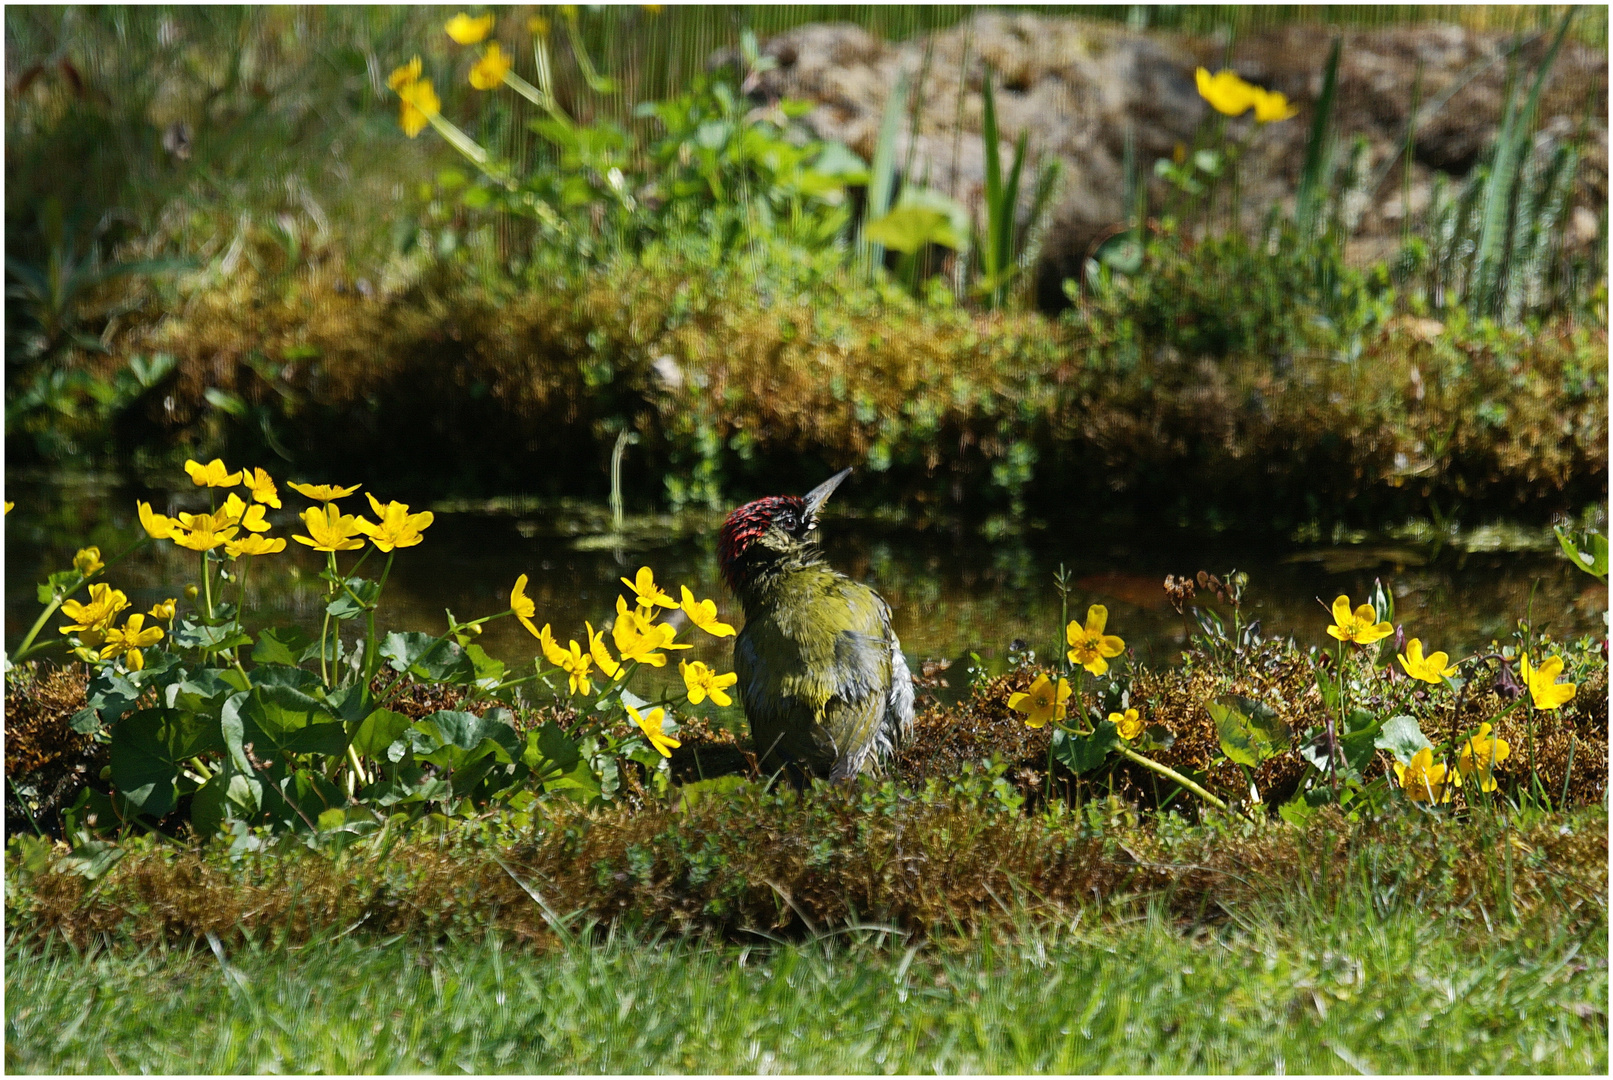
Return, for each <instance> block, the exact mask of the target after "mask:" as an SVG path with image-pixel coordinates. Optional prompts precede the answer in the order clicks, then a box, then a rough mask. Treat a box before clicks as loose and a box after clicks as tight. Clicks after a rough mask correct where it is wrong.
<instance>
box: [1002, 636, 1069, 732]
mask: <svg viewBox="0 0 1613 1080" xmlns="http://www.w3.org/2000/svg"><path fill="white" fill-rule="evenodd" d="M1070 625H1071V626H1074V625H1075V624H1074V623H1071V624H1070ZM1069 700H1070V684H1069V683H1068V682H1066V681H1065V680H1063V679H1060V680H1059V682H1058V687H1057V688H1056V689H1055V688H1054V686H1053V683H1052V682H1051V681H1050V680H1049V679H1048V677H1047V673H1046V672H1045V671H1044V672H1043V673H1042V674H1040V675H1038V676H1036V681H1035V682H1033V683H1031V685H1030V689H1029V690H1027V691H1026V692H1025V693H1023V694H1010V695H1009V696H1008V707H1009V708H1010V709H1013V710H1014V711H1015V712H1021V713H1024V714H1025V726H1026V727H1033V728H1039V727H1045V726H1046V724H1047V722H1048V721H1049V720H1056V719H1062V718H1063V716H1064V710H1065V709H1066V708H1067V706H1068V702H1069Z"/></svg>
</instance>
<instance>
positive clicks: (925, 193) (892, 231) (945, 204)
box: [863, 188, 969, 255]
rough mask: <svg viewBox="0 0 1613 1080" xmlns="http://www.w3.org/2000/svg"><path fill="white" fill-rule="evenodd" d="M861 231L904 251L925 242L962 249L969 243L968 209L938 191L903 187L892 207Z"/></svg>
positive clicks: (873, 238) (925, 243) (914, 248)
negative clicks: (894, 205) (888, 211)
mask: <svg viewBox="0 0 1613 1080" xmlns="http://www.w3.org/2000/svg"><path fill="white" fill-rule="evenodd" d="M863 235H864V236H866V237H867V238H868V239H869V240H872V241H873V242H874V243H877V244H883V245H884V246H885V247H888V248H890V249H891V250H892V251H900V252H902V253H903V254H904V255H912V254H913V253H915V252H917V251H919V250H920V249H922V248H924V247H925V246H926V245H928V244H937V245H939V246H941V247H945V248H951V249H952V250H953V251H963V250H965V249H966V248H967V247H968V246H969V212H968V211H967V210H965V209H964V207H963V205H962V204H961V203H959V202H957V200H955V199H951V198H949V197H947V196H946V195H944V194H942V193H941V192H939V191H933V190H931V189H929V188H906V189H904V190H903V191H902V194H901V197H900V198H898V199H897V200H896V207H895V209H893V210H891V211H890V213H888V214H883V215H881V216H880V217H878V218H875V219H874V220H872V221H869V222H868V223H867V224H866V225H865V226H863Z"/></svg>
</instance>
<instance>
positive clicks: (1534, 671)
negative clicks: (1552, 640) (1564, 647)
mask: <svg viewBox="0 0 1613 1080" xmlns="http://www.w3.org/2000/svg"><path fill="white" fill-rule="evenodd" d="M1518 670H1519V674H1521V675H1522V676H1523V681H1524V684H1525V685H1526V686H1528V687H1529V696H1530V698H1532V699H1533V700H1534V703H1535V708H1537V709H1557V708H1561V707H1562V706H1564V705H1566V704H1568V703H1569V702H1570V701H1573V700H1574V693H1575V691H1577V690H1578V689H1579V685H1578V684H1577V683H1560V682H1558V681H1557V677H1558V676H1559V675H1561V674H1562V673H1563V658H1562V657H1560V656H1548V657H1546V659H1545V661H1544V662H1542V663H1541V665H1540V666H1539V667H1537V668H1531V667H1530V666H1529V657H1527V656H1523V657H1520V658H1519V660H1518Z"/></svg>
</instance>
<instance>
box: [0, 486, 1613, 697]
mask: <svg viewBox="0 0 1613 1080" xmlns="http://www.w3.org/2000/svg"><path fill="white" fill-rule="evenodd" d="M389 494H390V493H389ZM136 496H137V492H135V491H134V490H130V489H127V488H113V487H109V486H104V485H97V484H94V483H74V484H42V483H19V482H12V483H11V484H10V485H9V487H8V491H7V498H9V499H12V500H13V501H15V502H16V504H17V506H16V509H15V510H14V511H13V512H12V513H11V514H10V515H9V516H8V517H7V519H6V553H5V573H6V579H5V580H6V598H5V610H6V635H5V636H6V644H7V646H8V647H15V645H16V643H17V642H18V641H19V640H20V638H21V636H22V634H23V633H25V632H26V631H27V628H28V626H29V625H30V624H31V623H32V622H33V620H34V618H35V616H36V615H37V613H38V611H39V606H38V603H37V601H36V600H35V597H34V587H35V585H36V584H37V583H39V582H41V581H43V580H44V579H45V577H46V576H47V575H48V574H49V573H50V571H52V570H54V569H59V568H61V567H64V566H66V565H68V564H69V563H70V562H71V559H72V555H73V552H74V550H75V549H76V548H77V547H79V546H81V545H83V544H86V543H95V544H97V545H99V547H100V548H101V550H102V552H103V555H104V556H108V557H109V556H110V555H111V554H112V553H114V552H116V551H119V550H122V549H123V548H124V547H125V546H127V545H128V544H129V543H131V542H133V541H134V540H136V539H138V538H139V537H141V536H143V535H144V534H143V533H142V532H141V531H140V529H139V525H138V521H137V519H136V516H135V512H134V501H135V498H136ZM281 496H282V498H283V500H284V501H285V507H286V508H285V509H284V510H282V511H272V512H271V517H270V520H271V522H272V523H273V524H274V530H273V535H283V536H287V537H289V536H290V535H291V534H292V533H293V532H297V531H302V530H301V523H300V522H297V521H296V520H295V513H296V512H297V511H298V510H300V509H301V508H302V507H303V506H305V505H306V500H303V499H302V498H301V497H300V496H298V495H296V494H294V493H292V492H290V491H288V490H286V489H285V488H284V485H282V489H281ZM144 497H150V495H149V493H146V494H145V496H144ZM155 506H156V508H157V509H158V510H159V511H167V512H169V513H173V512H177V511H178V510H180V509H190V510H194V509H205V506H206V494H205V492H201V491H198V490H196V489H191V490H186V491H180V492H176V493H173V494H172V495H164V494H161V493H159V494H158V496H157V498H156V500H155ZM830 507H831V511H830V513H829V514H828V515H827V516H826V518H825V520H824V524H823V528H822V536H823V546H824V550H825V551H826V553H827V555H828V557H829V559H830V561H831V562H832V563H833V564H834V565H835V566H836V567H837V568H839V569H841V570H842V571H844V572H846V573H848V574H850V575H852V576H853V577H855V578H857V579H859V580H862V581H866V582H868V583H869V584H871V585H873V586H874V587H876V588H877V589H879V591H880V592H881V593H882V594H883V595H884V596H885V598H886V599H887V600H889V601H890V603H891V606H892V607H893V608H894V610H895V617H896V625H897V631H898V633H899V634H900V636H901V639H902V644H903V647H904V649H905V651H906V652H907V654H908V656H909V658H910V659H912V660H915V661H916V660H920V659H924V658H956V657H959V656H962V655H963V654H965V653H966V652H968V651H970V650H973V651H976V652H978V653H979V654H980V655H981V656H982V658H984V659H985V660H987V661H988V662H997V663H1000V662H1001V661H1002V660H1003V659H1004V658H1005V657H1006V654H1007V652H1008V650H1009V647H1010V644H1011V643H1012V642H1014V641H1015V640H1016V639H1022V640H1023V641H1024V642H1026V643H1028V644H1029V645H1030V646H1031V647H1032V648H1034V649H1035V650H1036V651H1037V652H1038V654H1039V655H1041V656H1043V657H1049V656H1051V655H1052V649H1053V646H1054V642H1055V640H1057V638H1058V636H1059V597H1058V593H1057V591H1056V590H1055V589H1054V587H1053V575H1054V572H1055V571H1056V569H1057V568H1058V567H1059V565H1060V564H1061V563H1062V564H1063V565H1064V566H1066V567H1068V568H1069V571H1070V574H1071V577H1072V578H1073V580H1074V587H1073V592H1072V595H1071V604H1070V611H1071V616H1072V617H1081V616H1084V613H1085V611H1086V608H1087V605H1088V604H1090V603H1102V604H1105V605H1107V606H1108V608H1109V612H1110V616H1109V632H1111V633H1116V634H1119V635H1120V636H1122V637H1123V638H1124V639H1125V640H1126V643H1127V644H1128V645H1129V646H1130V647H1132V648H1133V649H1134V650H1135V652H1136V656H1137V658H1138V659H1139V660H1140V661H1143V662H1145V663H1150V664H1167V663H1171V662H1173V661H1175V660H1176V659H1177V657H1178V655H1179V653H1180V651H1181V648H1182V646H1183V644H1184V642H1185V640H1186V634H1187V629H1186V626H1185V623H1184V620H1183V618H1182V617H1181V616H1179V615H1177V613H1176V612H1175V611H1174V609H1173V608H1172V607H1171V606H1170V603H1169V602H1168V600H1167V599H1166V596H1165V593H1164V591H1163V589H1162V587H1161V583H1162V581H1163V579H1164V577H1165V575H1166V574H1167V573H1173V574H1178V575H1180V574H1184V573H1193V572H1196V571H1198V570H1200V569H1205V570H1209V571H1212V572H1216V573H1220V572H1224V571H1227V570H1229V569H1231V568H1233V567H1236V568H1237V569H1239V570H1242V571H1245V572H1246V573H1248V575H1249V579H1250V581H1249V588H1248V594H1247V598H1246V610H1247V613H1248V615H1247V617H1249V618H1255V619H1259V620H1260V621H1261V624H1262V627H1263V628H1264V630H1265V631H1266V632H1267V633H1276V634H1282V635H1286V634H1292V635H1294V637H1295V638H1296V639H1297V640H1298V641H1299V642H1300V643H1301V644H1325V643H1329V642H1330V640H1331V639H1329V638H1327V637H1326V635H1325V632H1324V630H1325V627H1326V626H1327V624H1328V621H1329V620H1328V616H1327V612H1326V611H1325V609H1324V607H1323V606H1322V603H1318V601H1319V600H1320V601H1322V602H1323V603H1326V602H1330V601H1331V600H1332V598H1333V597H1334V596H1335V595H1337V594H1338V593H1340V592H1344V593H1347V594H1349V595H1350V596H1351V598H1352V599H1353V600H1355V602H1357V603H1359V602H1362V601H1363V600H1364V599H1365V597H1366V595H1367V592H1368V590H1369V589H1370V588H1371V586H1372V582H1373V579H1374V578H1375V577H1382V578H1383V580H1384V581H1385V582H1386V583H1388V584H1389V585H1390V587H1391V588H1392V589H1393V591H1394V594H1395V596H1396V607H1397V610H1396V619H1397V621H1400V622H1403V623H1404V624H1405V625H1406V627H1407V633H1408V635H1410V636H1417V637H1421V638H1422V639H1423V640H1424V641H1425V643H1427V645H1428V647H1430V648H1439V649H1444V650H1446V651H1448V652H1450V653H1451V654H1453V655H1461V654H1463V653H1465V652H1466V651H1469V650H1472V649H1475V648H1477V647H1479V646H1481V645H1483V644H1485V643H1487V642H1488V641H1490V640H1491V639H1492V638H1496V637H1500V636H1504V635H1505V634H1507V633H1508V632H1509V631H1510V630H1511V629H1512V628H1513V626H1514V625H1515V622H1516V620H1517V619H1518V618H1519V617H1520V616H1522V615H1524V613H1525V611H1526V610H1529V608H1530V605H1531V603H1532V605H1533V615H1534V620H1535V623H1536V625H1537V626H1538V627H1540V628H1542V629H1545V630H1548V631H1549V632H1551V633H1552V634H1554V635H1556V636H1558V637H1570V636H1577V635H1579V634H1584V633H1591V632H1600V631H1602V630H1603V627H1604V623H1603V612H1604V611H1605V610H1606V603H1607V593H1606V590H1605V589H1604V588H1603V587H1602V586H1601V585H1600V584H1598V583H1597V582H1596V581H1594V580H1593V579H1591V578H1590V577H1588V576H1585V575H1583V574H1581V573H1580V572H1579V571H1577V570H1575V569H1574V568H1573V567H1572V566H1571V565H1570V564H1569V563H1568V562H1567V561H1566V560H1565V559H1563V558H1562V557H1561V556H1560V555H1559V554H1558V553H1557V552H1556V550H1555V547H1554V546H1553V547H1551V548H1545V547H1544V546H1543V542H1542V539H1541V536H1540V535H1539V534H1534V535H1533V537H1532V538H1531V537H1530V536H1529V535H1527V534H1526V535H1525V537H1524V539H1525V541H1527V542H1530V543H1532V544H1533V545H1534V547H1533V549H1530V550H1492V551H1483V550H1470V548H1472V547H1483V546H1486V545H1489V546H1494V545H1496V544H1497V543H1501V542H1503V541H1502V540H1499V539H1498V537H1499V536H1501V535H1502V534H1503V533H1504V532H1505V531H1504V530H1499V531H1498V530H1491V532H1489V533H1482V531H1481V534H1480V535H1470V536H1469V537H1467V538H1466V540H1465V541H1464V542H1465V544H1466V545H1467V546H1466V547H1459V546H1453V545H1451V544H1445V545H1443V546H1442V548H1436V547H1434V546H1433V545H1431V544H1427V543H1393V544H1353V545H1351V544H1345V545H1335V546H1314V545H1312V546H1301V545H1288V546H1263V547H1255V546H1247V545H1246V546H1242V547H1239V546H1235V545H1233V546H1229V545H1228V544H1226V543H1217V542H1216V541H1214V540H1204V541H1200V540H1196V539H1195V538H1193V537H1191V536H1184V535H1179V534H1178V535H1164V536H1161V535H1153V536H1147V537H1144V536H1123V535H1100V536H1094V535H1083V534H1081V533H1079V532H1074V531H1065V530H1057V529H1036V528H1032V529H1029V530H1027V531H1026V532H1025V533H1024V534H1022V535H1015V536H1007V537H1002V538H998V539H994V540H988V539H986V538H984V537H982V536H981V534H980V532H979V530H976V529H972V528H962V527H951V528H933V527H932V528H916V527H913V526H911V525H904V524H897V523H892V522H887V521H879V520H872V519H869V518H859V517H855V516H850V515H849V514H842V515H841V516H836V515H835V514H834V512H833V503H831V504H830ZM344 508H345V509H346V510H347V511H348V512H350V513H358V512H360V511H361V510H362V511H363V512H364V513H366V514H369V513H370V511H369V509H368V505H367V503H366V501H365V500H364V498H363V496H362V495H360V496H358V497H357V498H353V499H349V500H346V501H345V503H344ZM416 509H420V508H419V507H416ZM372 516H373V515H372ZM719 522H720V518H719V517H718V516H717V515H709V514H706V515H698V516H685V517H684V518H682V519H681V520H677V521H674V520H673V519H670V518H668V519H654V520H651V519H630V521H629V527H628V529H627V532H628V533H629V534H630V535H629V537H628V538H627V539H625V540H623V541H622V542H621V543H620V544H618V543H615V542H612V541H611V540H609V539H608V538H607V539H601V538H600V536H599V534H600V533H602V532H605V531H606V530H607V529H608V525H609V519H608V516H607V515H605V514H604V513H603V511H602V510H601V509H600V508H598V507H594V506H579V505H565V506H548V507H538V506H518V505H517V504H515V503H513V502H512V503H506V504H504V505H503V506H502V507H500V506H498V505H496V504H495V505H493V506H481V507H478V508H475V509H468V508H454V507H452V506H447V507H440V508H438V512H437V519H436V522H435V523H434V524H433V525H432V526H431V528H430V529H429V530H428V531H427V532H426V540H425V543H423V544H421V545H420V546H418V547H414V548H410V549H407V550H405V551H402V552H400V553H399V556H398V558H397V561H396V564H395V566H394V568H393V571H392V576H391V580H390V583H389V585H388V587H387V593H386V597H385V599H384V602H383V606H382V612H381V615H382V618H381V621H382V623H383V625H384V626H385V627H387V628H392V629H406V630H424V631H431V632H433V633H440V632H441V631H442V629H443V627H444V622H443V610H444V609H445V608H447V609H451V610H452V611H453V613H454V614H455V615H456V616H457V617H458V618H459V619H461V620H465V619H469V618H473V617H476V616H480V615H485V614H490V613H493V612H496V611H502V610H504V609H505V608H506V607H507V606H508V596H509V590H510V586H511V584H512V583H513V582H514V580H515V578H516V577H517V576H518V575H520V574H523V573H524V574H527V575H529V576H530V584H529V586H528V589H527V591H528V594H529V595H530V596H531V597H532V598H533V599H534V600H535V601H536V603H537V607H538V616H537V621H538V624H539V625H542V624H543V623H544V622H550V623H552V624H553V625H554V628H555V631H556V633H557V635H558V636H559V637H560V638H561V640H562V641H564V640H565V639H566V638H568V637H576V638H578V639H579V640H580V639H582V638H583V622H584V620H585V619H587V620H592V622H593V624H594V626H595V627H596V628H598V627H600V626H601V625H603V624H605V623H608V622H609V621H610V619H611V618H612V616H613V613H614V607H615V600H616V596H617V594H618V592H619V591H623V589H624V587H623V586H622V585H621V582H620V581H619V578H621V577H622V576H624V575H625V576H628V577H631V576H632V575H633V573H634V571H635V570H636V569H637V568H638V567H639V566H641V565H648V566H650V567H652V568H653V569H654V571H655V574H656V577H657V579H658V580H659V581H660V582H662V583H663V585H664V586H665V587H666V588H668V589H669V591H671V592H672V593H673V594H674V595H676V594H677V586H678V585H681V584H687V585H688V586H689V587H690V588H691V589H692V590H693V591H694V592H695V593H696V594H697V595H699V596H701V597H711V598H714V599H715V600H716V601H717V604H718V608H719V610H720V611H721V612H722V614H723V616H724V617H725V618H727V619H728V620H729V621H731V622H734V623H736V624H739V623H741V621H742V620H741V617H740V614H739V611H738V607H737V604H736V603H735V602H734V601H733V599H732V597H730V596H729V595H728V593H727V591H726V590H725V588H724V587H723V585H722V584H721V582H720V580H719V578H718V574H717V560H716V555H715V535H716V529H717V525H718V524H719ZM579 534H580V535H579ZM590 534H591V535H590ZM1511 543H1512V545H1513V546H1514V547H1516V546H1517V545H1518V543H1519V541H1518V540H1516V539H1514V540H1512V541H1511ZM341 559H342V566H343V568H344V569H345V568H346V567H348V566H349V565H350V564H351V562H352V559H353V556H352V555H349V554H345V553H344V554H343V555H342V556H341ZM322 560H323V556H322V555H320V554H317V553H315V552H313V551H312V550H310V549H308V548H306V547H303V546H302V545H299V544H296V543H291V544H289V545H288V550H287V551H286V552H285V553H284V554H282V555H277V556H270V557H266V558H262V559H258V560H255V563H256V565H255V566H254V567H253V569H252V572H251V575H250V579H249V608H248V610H249V612H255V613H256V615H255V617H254V618H253V619H252V620H251V622H252V623H253V624H255V625H259V626H261V625H272V624H276V623H285V622H291V621H295V622H297V623H299V624H301V625H303V626H305V627H308V628H310V629H312V628H316V627H317V625H318V622H319V619H320V617H321V616H322V614H323V601H322V596H323V589H322V583H321V582H320V581H319V580H318V578H317V576H316V575H317V574H318V573H319V571H320V569H321V568H322V566H323V562H322ZM379 570H380V566H379V564H378V561H377V559H376V558H375V557H372V558H371V559H370V561H369V563H367V564H366V566H365V570H364V573H365V575H366V576H374V575H375V574H377V573H378V572H379ZM108 580H110V581H111V582H112V583H113V584H114V585H116V586H117V587H118V588H121V589H123V590H125V591H126V592H127V593H128V594H129V597H130V599H131V601H132V602H133V603H134V605H135V609H136V610H143V609H144V608H146V607H149V606H150V604H151V603H154V602H156V601H158V600H160V599H163V598H165V597H167V596H174V595H177V594H178V593H179V591H180V590H181V589H182V588H183V586H184V584H185V583H187V582H192V581H196V580H197V559H196V556H195V555H194V554H193V553H191V552H187V551H183V550H181V549H178V548H176V547H174V545H172V544H170V543H167V542H162V543H153V544H149V545H147V546H146V547H144V548H142V549H140V550H139V551H137V552H135V553H134V554H133V555H132V556H130V557H129V558H127V559H125V560H124V561H123V562H122V563H120V564H118V565H117V566H115V567H114V568H113V569H112V571H111V573H110V574H109V577H108ZM230 598H231V599H234V587H233V586H232V587H230ZM58 621H60V620H59V619H58ZM349 626H350V627H351V626H356V624H349ZM685 636H686V637H687V635H685ZM695 639H696V640H697V641H698V643H699V644H698V645H697V647H696V649H694V650H693V651H691V652H686V653H683V654H681V655H683V656H686V657H691V658H699V659H704V660H706V661H707V662H708V663H711V664H713V665H714V666H720V667H721V669H722V670H727V669H728V666H729V664H730V642H731V639H728V640H725V641H721V642H718V641H714V640H713V639H711V638H708V637H705V636H704V635H699V634H697V635H695ZM483 645H484V647H486V648H487V649H488V651H489V652H491V653H492V654H493V655H495V656H498V657H500V658H502V659H504V660H505V661H506V662H507V663H511V664H516V663H525V662H526V661H527V660H528V659H529V658H530V657H531V656H533V655H534V654H535V653H536V651H537V643H536V642H535V641H534V640H533V639H532V638H531V637H530V636H529V635H527V634H526V632H525V631H523V630H522V629H521V627H520V625H519V624H517V623H516V622H515V621H514V620H511V619H505V620H501V621H499V622H497V623H494V624H491V625H490V626H489V628H488V630H487V633H486V634H485V635H484V637H483ZM673 672H675V667H674V668H672V669H670V671H669V672H666V673H663V674H672V673H673Z"/></svg>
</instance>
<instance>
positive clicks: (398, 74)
mask: <svg viewBox="0 0 1613 1080" xmlns="http://www.w3.org/2000/svg"><path fill="white" fill-rule="evenodd" d="M419 78H420V58H419V57H418V56H417V57H415V58H414V59H413V60H410V61H409V62H408V63H407V64H404V65H402V66H401V67H396V68H393V69H392V74H391V75H389V76H387V80H386V84H387V86H388V87H389V88H391V89H393V90H402V89H403V88H404V87H405V86H411V85H413V84H414V83H415V82H417V81H418V80H419Z"/></svg>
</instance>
